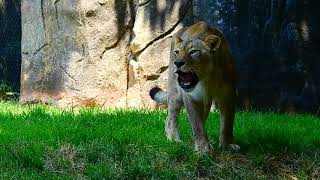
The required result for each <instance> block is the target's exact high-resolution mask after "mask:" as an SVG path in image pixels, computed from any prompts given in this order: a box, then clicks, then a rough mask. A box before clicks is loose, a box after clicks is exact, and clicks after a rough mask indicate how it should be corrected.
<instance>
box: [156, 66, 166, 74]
mask: <svg viewBox="0 0 320 180" xmlns="http://www.w3.org/2000/svg"><path fill="white" fill-rule="evenodd" d="M168 67H169V66H163V67H161V68H160V69H159V70H158V71H157V73H160V74H161V73H163V72H165V71H166V70H167V69H168Z"/></svg>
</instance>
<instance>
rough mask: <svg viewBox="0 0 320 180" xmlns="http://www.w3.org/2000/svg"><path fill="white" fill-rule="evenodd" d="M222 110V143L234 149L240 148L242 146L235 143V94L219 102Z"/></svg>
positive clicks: (223, 145) (224, 146) (227, 147)
mask: <svg viewBox="0 0 320 180" xmlns="http://www.w3.org/2000/svg"><path fill="white" fill-rule="evenodd" d="M219 110H220V124H221V125H220V145H221V146H222V147H223V148H226V149H230V150H233V151H238V150H240V146H239V145H236V144H233V124H234V115H235V96H234V95H230V96H229V97H225V98H224V99H222V100H221V101H220V102H219Z"/></svg>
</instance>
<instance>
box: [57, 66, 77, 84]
mask: <svg viewBox="0 0 320 180" xmlns="http://www.w3.org/2000/svg"><path fill="white" fill-rule="evenodd" d="M59 66H60V68H61V69H62V71H63V72H64V73H65V74H66V75H67V76H68V77H69V78H71V79H72V80H74V81H75V82H76V83H78V82H77V80H76V79H75V78H74V77H73V76H71V75H70V74H69V73H68V72H67V70H66V69H65V68H64V67H63V66H62V64H60V65H59Z"/></svg>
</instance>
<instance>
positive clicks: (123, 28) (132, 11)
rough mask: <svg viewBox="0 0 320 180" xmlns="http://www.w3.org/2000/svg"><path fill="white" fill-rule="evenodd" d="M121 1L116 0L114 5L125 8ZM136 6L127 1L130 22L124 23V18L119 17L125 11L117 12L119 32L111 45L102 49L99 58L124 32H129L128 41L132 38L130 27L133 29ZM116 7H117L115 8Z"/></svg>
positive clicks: (115, 44)
mask: <svg viewBox="0 0 320 180" xmlns="http://www.w3.org/2000/svg"><path fill="white" fill-rule="evenodd" d="M123 2H124V3H126V2H125V1H123ZM123 2H122V1H120V0H119V1H116V4H115V5H116V6H118V7H121V9H122V8H124V9H126V8H127V4H122V3H123ZM136 7H137V4H135V2H134V1H130V2H129V11H130V12H129V14H130V22H129V23H128V24H127V25H125V24H124V22H125V20H124V18H120V17H122V15H123V13H125V12H117V13H118V14H117V17H118V32H119V35H118V39H117V41H116V42H115V43H114V44H112V45H111V46H108V47H106V48H105V49H104V51H103V52H102V53H101V54H100V59H102V57H103V55H104V53H105V52H106V51H108V50H110V49H113V48H115V47H117V46H118V44H119V42H120V41H121V40H122V38H123V37H124V36H125V34H127V32H130V41H131V40H132V38H133V35H132V29H133V26H134V23H135V16H136ZM116 9H118V8H116Z"/></svg>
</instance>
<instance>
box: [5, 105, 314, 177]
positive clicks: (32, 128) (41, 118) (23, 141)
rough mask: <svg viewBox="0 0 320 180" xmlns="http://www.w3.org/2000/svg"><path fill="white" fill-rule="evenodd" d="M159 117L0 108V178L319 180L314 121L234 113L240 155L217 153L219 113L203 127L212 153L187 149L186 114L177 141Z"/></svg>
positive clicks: (190, 142)
mask: <svg viewBox="0 0 320 180" xmlns="http://www.w3.org/2000/svg"><path fill="white" fill-rule="evenodd" d="M165 117H166V112H165V111H147V110H100V109H83V110H66V111H62V110H60V109H57V108H52V107H48V106H27V105H26V106H19V105H17V104H15V103H5V102H2V103H0V146H1V148H0V179H4V178H21V177H28V178H74V177H76V178H93V179H102V178H107V179H109V178H112V179H119V178H148V179H150V178H160V179H177V178H178V179H181V178H189V179H194V178H211V179H212V178H213V179H218V178H223V179H248V178H249V179H255V178H267V179H268V178H295V177H297V178H299V177H301V178H320V176H319V174H320V157H319V156H320V119H318V118H316V117H312V116H307V115H305V116H290V115H278V114H272V113H259V112H239V113H237V115H236V124H235V131H234V134H235V142H236V143H238V144H239V145H240V146H241V151H240V153H231V152H226V151H222V150H221V149H219V148H218V143H217V142H218V139H219V136H218V135H219V120H218V118H219V114H218V113H212V114H210V117H209V119H208V121H207V124H206V125H207V129H208V134H209V138H210V142H211V144H212V148H213V150H212V151H211V152H210V153H209V154H208V155H206V156H200V155H198V154H197V153H195V152H194V151H193V147H194V145H193V140H192V132H191V128H190V126H189V124H188V123H187V118H186V115H185V113H183V114H182V117H181V121H180V134H181V140H182V143H180V144H176V143H170V142H168V141H167V140H166V138H165V135H164V134H165V133H164V119H165Z"/></svg>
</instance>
